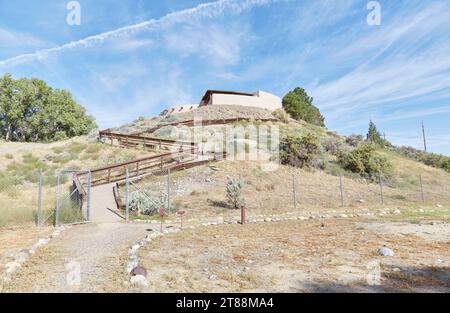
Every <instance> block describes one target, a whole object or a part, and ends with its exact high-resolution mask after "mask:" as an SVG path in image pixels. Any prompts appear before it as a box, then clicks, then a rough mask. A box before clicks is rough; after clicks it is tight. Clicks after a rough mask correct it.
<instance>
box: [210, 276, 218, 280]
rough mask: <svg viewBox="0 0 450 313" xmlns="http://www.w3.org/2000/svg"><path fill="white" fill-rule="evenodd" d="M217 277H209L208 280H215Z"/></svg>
mask: <svg viewBox="0 0 450 313" xmlns="http://www.w3.org/2000/svg"><path fill="white" fill-rule="evenodd" d="M217 278H218V277H217V275H211V276H209V280H217Z"/></svg>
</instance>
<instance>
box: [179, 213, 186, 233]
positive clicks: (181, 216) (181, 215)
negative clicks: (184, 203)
mask: <svg viewBox="0 0 450 313" xmlns="http://www.w3.org/2000/svg"><path fill="white" fill-rule="evenodd" d="M185 214H186V211H178V212H177V215H178V216H179V217H180V219H181V229H183V216H184V215H185Z"/></svg>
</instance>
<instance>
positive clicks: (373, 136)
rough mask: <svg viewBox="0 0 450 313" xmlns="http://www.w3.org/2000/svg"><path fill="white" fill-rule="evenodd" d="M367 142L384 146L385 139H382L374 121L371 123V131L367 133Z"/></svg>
mask: <svg viewBox="0 0 450 313" xmlns="http://www.w3.org/2000/svg"><path fill="white" fill-rule="evenodd" d="M367 141H370V142H372V143H375V144H378V145H383V138H381V134H380V132H379V131H378V129H377V126H376V125H375V123H374V122H372V121H370V123H369V131H368V132H367Z"/></svg>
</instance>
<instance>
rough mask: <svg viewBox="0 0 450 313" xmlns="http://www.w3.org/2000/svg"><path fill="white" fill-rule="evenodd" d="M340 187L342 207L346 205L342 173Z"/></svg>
mask: <svg viewBox="0 0 450 313" xmlns="http://www.w3.org/2000/svg"><path fill="white" fill-rule="evenodd" d="M339 189H340V190H341V207H344V189H343V186H342V174H340V175H339Z"/></svg>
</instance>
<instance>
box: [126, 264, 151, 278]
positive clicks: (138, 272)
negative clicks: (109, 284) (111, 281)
mask: <svg viewBox="0 0 450 313" xmlns="http://www.w3.org/2000/svg"><path fill="white" fill-rule="evenodd" d="M130 274H131V275H132V276H138V275H142V276H144V277H147V270H146V269H145V267H143V266H136V267H135V268H133V270H132V271H131V273H130Z"/></svg>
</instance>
